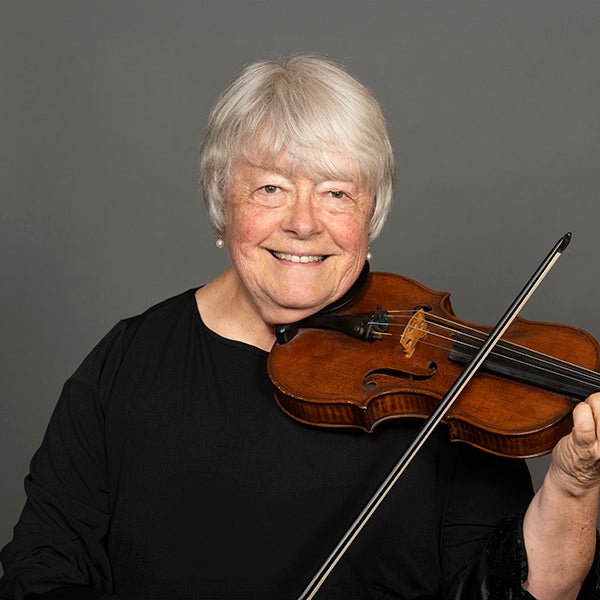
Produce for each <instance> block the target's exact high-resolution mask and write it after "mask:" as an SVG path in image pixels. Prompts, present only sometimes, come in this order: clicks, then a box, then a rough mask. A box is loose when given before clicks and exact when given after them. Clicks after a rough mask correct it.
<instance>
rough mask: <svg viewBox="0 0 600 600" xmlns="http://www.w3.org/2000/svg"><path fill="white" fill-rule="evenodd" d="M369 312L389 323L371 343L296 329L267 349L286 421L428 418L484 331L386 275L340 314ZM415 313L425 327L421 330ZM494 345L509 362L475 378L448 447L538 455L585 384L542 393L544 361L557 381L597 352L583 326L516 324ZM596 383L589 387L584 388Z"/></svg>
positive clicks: (597, 363) (566, 427)
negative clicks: (501, 345)
mask: <svg viewBox="0 0 600 600" xmlns="http://www.w3.org/2000/svg"><path fill="white" fill-rule="evenodd" d="M377 307H381V308H383V311H384V312H385V313H386V314H387V315H389V316H390V318H389V322H388V323H386V324H385V325H384V326H383V329H385V332H384V333H382V334H381V335H376V336H375V337H374V339H368V340H365V339H360V338H357V337H353V336H352V335H348V334H347V333H341V332H340V331H336V330H333V329H316V328H314V329H313V328H304V329H299V330H298V332H297V334H296V335H295V336H294V337H293V338H292V339H290V340H289V341H287V342H285V343H280V342H277V343H276V344H275V346H274V347H273V349H272V350H271V353H270V355H269V360H268V371H269V376H270V378H271V381H272V382H273V384H274V387H275V397H276V401H277V403H278V405H279V406H280V408H281V409H282V410H283V411H284V412H285V413H286V414H288V415H289V416H291V417H292V418H294V419H296V420H298V421H300V422H303V423H307V424H311V425H316V426H323V427H358V428H360V429H363V430H364V431H367V432H371V431H373V429H374V427H375V426H376V425H378V424H379V423H381V422H382V421H385V420H388V419H395V418H402V417H408V418H415V417H416V418H427V417H428V416H429V415H430V414H431V412H432V411H433V410H434V409H435V408H436V406H438V404H439V402H440V400H441V399H442V398H443V397H444V395H445V393H446V391H447V390H448V389H449V388H450V386H451V385H452V384H453V382H454V381H455V380H456V378H457V377H458V376H459V374H460V373H461V372H462V370H463V369H464V360H462V361H459V360H456V357H457V356H458V355H460V354H461V353H460V352H457V346H458V345H461V340H463V341H464V340H467V339H469V337H470V335H471V334H470V333H469V332H471V331H477V332H482V333H483V334H486V333H488V332H489V331H490V330H491V328H490V327H481V326H479V325H475V324H472V323H468V322H467V321H462V320H460V319H458V318H457V317H456V316H455V315H454V312H453V310H452V306H451V303H450V294H449V293H447V292H435V291H432V290H430V289H428V288H427V287H425V286H424V285H422V284H420V283H418V282H416V281H413V280H411V279H408V278H406V277H402V276H400V275H395V274H391V273H372V274H370V275H369V276H368V278H367V279H366V282H365V284H364V285H363V287H362V288H361V290H360V291H359V293H358V294H357V295H356V296H355V298H354V299H353V300H352V301H351V302H350V303H348V304H346V305H344V306H343V308H341V309H340V310H339V311H338V313H339V315H353V314H360V313H373V311H375V309H376V308H377ZM394 311H399V312H398V313H397V314H400V315H402V314H404V313H407V314H408V315H413V316H414V317H415V318H414V319H412V317H410V318H409V317H406V318H404V320H401V321H399V326H396V324H395V321H394V316H393V315H394V314H395V312H394ZM420 315H421V316H420ZM422 315H425V317H426V319H427V321H428V322H429V324H421V323H420V319H421V317H422ZM410 319H412V320H410ZM415 323H416V327H414V328H415V329H417V330H418V332H419V333H417V335H416V336H414V337H413V338H411V339H409V340H408V341H407V340H406V339H405V340H404V341H401V340H400V338H401V334H402V333H404V331H405V330H406V331H407V332H408V330H409V329H410V327H407V325H411V326H413V325H415ZM390 334H391V335H390ZM465 336H466V337H465ZM502 342H506V343H507V344H508V346H507V348H508V349H507V350H506V351H505V352H506V353H507V355H506V356H504V357H499V358H498V359H497V361H496V362H497V365H496V368H493V367H494V365H491V368H490V371H489V372H488V370H487V369H486V370H481V371H479V372H478V373H477V374H476V375H475V377H473V379H472V380H471V381H470V382H469V383H468V385H467V387H466V388H465V389H464V390H463V392H462V393H461V395H460V396H459V398H458V399H457V401H456V402H455V404H454V405H453V406H452V408H451V409H450V410H449V412H448V413H447V414H446V416H445V418H444V420H443V422H444V423H445V424H446V425H447V426H448V428H449V430H450V437H451V439H452V440H460V441H463V442H467V443H469V444H472V445H473V446H476V447H478V448H481V449H483V450H485V451H488V452H492V453H493V454H497V455H500V456H509V457H533V456H539V455H542V454H545V453H547V452H549V451H551V449H552V448H553V447H554V445H555V444H556V442H557V441H558V440H559V439H560V438H561V437H562V436H564V435H566V434H567V433H569V432H570V430H571V427H572V419H571V411H572V409H573V407H574V405H575V403H576V402H577V401H579V400H581V399H582V398H583V397H585V395H586V391H585V390H587V389H588V388H587V387H584V388H583V390H584V391H582V392H581V393H579V397H577V394H576V393H572V392H571V390H570V389H569V388H567V389H566V392H565V390H564V389H562V388H563V386H562V384H561V383H560V382H558V383H556V384H555V383H554V382H552V381H551V382H550V384H548V383H544V382H542V386H540V385H539V381H538V380H540V381H541V380H542V379H543V378H544V371H546V366H545V361H546V358H545V357H546V355H547V357H548V358H549V359H550V360H551V361H552V360H553V359H556V360H558V361H559V363H558V364H559V374H558V379H562V378H563V377H562V375H561V374H563V373H568V372H570V369H571V367H572V366H573V367H575V368H579V369H581V370H583V373H584V375H585V374H586V370H589V371H593V372H597V371H598V370H599V368H600V348H599V346H598V343H597V342H596V340H595V339H594V338H593V337H592V336H591V335H590V334H588V333H587V332H585V331H583V330H581V329H577V328H575V327H570V326H566V325H560V324H555V323H540V322H533V321H528V320H525V319H521V318H517V319H516V320H515V321H514V323H513V324H512V325H511V327H510V328H509V330H508V331H507V333H506V334H505V335H504V337H503V338H502ZM468 345H470V344H466V345H465V347H466V346H468ZM521 349H523V354H522V353H521ZM529 350H531V351H533V352H534V354H533V358H532V359H531V361H533V363H534V365H537V366H535V367H534V369H533V371H534V374H533V375H532V377H531V381H529V378H528V376H524V375H522V374H521V371H522V370H523V369H524V370H525V371H528V370H529V368H525V367H521V363H523V362H528V361H529V352H528V351H529ZM515 357H516V360H514V361H513V359H514V358H515ZM462 358H463V359H465V357H464V356H463V357H462ZM466 360H467V361H468V357H467V358H466ZM560 361H564V363H563V362H560ZM507 365H508V366H507ZM564 365H567V366H564ZM514 373H516V375H514ZM594 374H595V373H594ZM513 375H514V376H513ZM556 377H557V376H555V377H554V379H556ZM569 378H570V377H569ZM594 385H595V384H594V383H590V384H588V386H591V387H590V391H593V389H594ZM598 389H600V388H598Z"/></svg>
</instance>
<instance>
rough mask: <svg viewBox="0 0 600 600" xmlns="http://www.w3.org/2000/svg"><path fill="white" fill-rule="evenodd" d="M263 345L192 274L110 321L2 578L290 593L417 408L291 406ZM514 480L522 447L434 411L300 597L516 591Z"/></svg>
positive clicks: (145, 593) (376, 479)
mask: <svg viewBox="0 0 600 600" xmlns="http://www.w3.org/2000/svg"><path fill="white" fill-rule="evenodd" d="M266 360H267V353H266V352H263V351H261V350H258V349H256V348H254V347H252V346H249V345H246V344H243V343H240V342H235V341H231V340H227V339H224V338H222V337H220V336H218V335H216V334H215V333H213V332H212V331H210V330H208V329H207V328H206V327H205V326H204V324H203V323H202V321H201V318H200V316H199V314H198V311H197V308H196V303H195V298H194V290H190V291H188V292H186V293H184V294H181V295H179V296H177V297H175V298H172V299H170V300H167V301H165V302H163V303H161V304H159V305H157V306H155V307H153V308H152V309H150V310H148V311H147V312H145V313H144V314H143V315H141V316H138V317H134V318H132V319H128V320H125V321H122V322H121V323H119V324H118V325H117V326H116V327H115V328H114V329H113V330H112V331H111V332H110V333H109V334H108V335H107V336H106V337H105V338H104V339H103V340H102V341H101V342H100V344H99V345H98V346H97V347H96V348H95V349H94V350H93V351H92V352H91V354H90V355H89V356H88V357H87V358H86V359H85V360H84V362H83V364H82V365H81V366H80V367H79V369H78V370H77V371H76V372H75V374H74V375H73V376H72V377H71V378H70V379H69V380H68V381H67V383H66V384H65V387H64V390H63V393H62V395H61V398H60V400H59V402H58V405H57V408H56V410H55V412H54V414H53V416H52V419H51V421H50V424H49V427H48V430H47V432H46V435H45V437H44V441H43V443H42V446H41V448H40V450H39V451H38V452H37V453H36V455H35V457H34V459H33V461H32V464H31V473H30V475H29V476H28V477H27V479H26V490H27V495H28V500H27V504H26V506H25V509H24V512H23V515H22V517H21V520H20V521H19V523H18V525H17V527H16V529H15V538H14V540H13V541H12V542H11V543H10V544H9V545H8V546H7V547H6V548H5V549H4V550H3V552H2V561H3V564H4V566H5V576H4V578H3V580H2V586H3V587H0V597H1V598H2V599H4V598H8V599H11V600H12V599H13V598H16V599H20V598H22V597H23V596H24V594H25V593H27V592H36V593H43V592H45V591H46V590H49V589H52V588H57V587H60V586H68V585H81V586H85V587H87V588H93V589H95V590H97V591H98V592H101V593H102V596H100V594H98V596H96V595H95V594H92V592H87V593H86V592H85V591H84V590H77V589H75V588H73V589H72V590H71V591H70V595H67V592H66V591H63V593H59V594H58V596H53V597H59V598H67V597H72V598H84V597H103V598H113V597H114V598H120V599H134V598H135V599H144V600H153V599H156V600H159V599H160V600H170V599H173V600H175V599H178V600H179V599H194V600H197V599H201V598H207V599H208V598H210V599H211V600H216V599H219V598H228V599H232V598H244V599H254V598H255V599H261V600H267V599H269V598H273V599H277V600H281V599H287V598H291V599H293V598H297V597H298V595H299V594H300V593H301V592H302V590H303V589H304V587H305V586H306V585H307V583H308V582H309V581H310V579H311V578H312V576H313V575H314V573H315V571H316V570H317V569H318V567H319V566H320V564H321V563H322V561H323V560H324V559H325V558H326V557H327V556H328V554H329V552H330V551H331V550H332V548H333V547H334V546H335V544H336V543H337V541H338V540H339V538H340V537H341V535H342V534H343V533H344V531H345V530H346V528H347V527H348V526H349V525H350V523H351V522H352V521H353V520H354V518H355V517H356V515H357V514H358V512H359V511H360V510H361V508H362V507H363V506H364V504H365V503H366V502H367V500H368V499H369V497H370V496H371V494H372V492H373V491H374V490H375V488H376V487H377V486H378V485H379V483H380V482H381V481H382V480H383V478H384V477H385V475H386V474H387V472H388V471H389V470H390V468H391V467H392V466H393V464H394V463H395V462H396V461H397V459H398V458H399V456H400V455H401V453H402V452H403V450H404V448H405V447H406V446H407V445H408V444H409V443H410V441H411V440H412V438H413V436H414V434H415V432H416V430H417V428H418V427H419V425H420V423H419V422H414V421H407V420H402V421H400V420H395V421H388V422H386V423H383V424H381V425H379V426H378V427H377V428H376V430H375V432H374V433H373V434H366V433H364V432H362V431H353V430H343V429H322V428H316V427H310V426H305V425H301V424H299V423H297V422H296V421H293V420H292V419H290V418H289V417H287V416H286V415H284V414H283V413H282V412H281V411H280V410H279V408H278V407H277V405H276V404H275V402H274V400H273V392H272V388H271V384H270V381H269V379H268V377H267V373H266ZM531 496H532V489H531V483H530V479H529V475H528V472H527V468H526V466H525V463H524V462H523V461H520V460H509V459H501V458H497V457H493V456H491V455H489V454H486V453H483V452H480V451H478V450H475V449H473V448H471V447H469V446H467V445H465V444H461V443H450V442H449V441H448V435H447V432H446V430H445V429H444V428H443V427H440V428H439V430H437V431H436V432H435V433H434V435H433V436H432V438H431V439H430V440H428V442H427V443H426V445H425V447H424V448H423V449H422V451H421V453H420V454H419V455H418V456H417V458H416V459H415V461H414V462H413V463H412V464H411V465H410V466H409V468H408V469H407V471H406V472H405V474H404V475H403V476H402V478H401V479H400V481H399V482H398V484H397V486H396V487H395V488H394V489H393V490H392V492H391V493H390V495H389V496H388V497H387V498H386V500H385V501H384V503H383V505H382V506H381V507H380V508H379V509H378V511H377V512H376V513H375V516H374V517H373V519H372V520H371V521H370V522H369V524H368V525H367V527H366V528H365V530H364V531H363V532H362V533H361V534H360V535H359V537H358V539H357V540H356V541H355V542H354V544H353V545H352V547H351V548H350V550H349V552H348V553H347V555H346V556H345V557H344V558H343V559H342V561H341V562H340V564H339V565H338V566H337V567H336V569H335V570H334V571H333V573H332V575H331V576H330V578H329V579H328V581H327V583H326V584H325V586H324V587H323V588H322V590H321V592H319V594H318V595H317V598H322V599H326V598H329V599H343V600H350V599H352V598H401V599H405V600H409V599H412V600H416V599H417V598H418V599H420V600H424V599H427V598H452V599H454V598H461V599H462V598H465V599H466V598H482V597H485V598H488V597H489V598H492V597H496V596H493V595H489V596H488V595H487V593H488V592H487V591H486V592H484V591H483V590H488V591H489V590H491V592H490V593H492V592H494V591H496V592H497V593H498V594H500V595H498V596H497V597H498V598H508V597H511V598H525V597H530V596H528V595H527V594H525V593H524V592H522V590H521V588H520V581H521V580H522V578H524V577H525V576H526V563H525V558H524V552H523V548H522V538H521V533H520V520H519V517H518V516H519V515H520V514H521V513H522V512H523V510H524V509H525V507H526V506H527V504H528V502H529V500H530V498H531ZM507 517H509V518H510V517H513V518H512V519H509V520H508V521H506V522H504V523H503V524H501V525H500V527H498V524H499V522H500V521H501V520H502V519H504V518H507ZM490 536H491V538H490ZM490 539H491V542H489V540H490ZM486 543H487V549H486V550H485V551H484V547H486ZM594 577H596V578H595V579H594V580H593V581H591V580H590V581H591V583H589V584H588V586H589V589H590V590H592V587H593V586H595V585H597V584H598V578H597V576H596V575H594ZM597 589H598V590H600V586H598V588H597ZM469 590H470V591H469ZM475 590H478V591H475ZM509 590H510V591H509ZM3 594H4V595H3ZM88 594H89V595H88ZM461 594H462V595H461ZM509 594H513V595H509ZM591 594H594V592H593V590H592V591H591ZM581 597H584V596H583V595H582V596H581ZM589 597H590V598H592V597H597V596H595V595H590V596H589Z"/></svg>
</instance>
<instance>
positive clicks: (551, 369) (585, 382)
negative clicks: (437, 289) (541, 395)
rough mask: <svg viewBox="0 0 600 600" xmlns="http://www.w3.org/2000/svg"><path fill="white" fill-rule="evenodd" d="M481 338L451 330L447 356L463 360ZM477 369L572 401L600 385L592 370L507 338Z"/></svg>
mask: <svg viewBox="0 0 600 600" xmlns="http://www.w3.org/2000/svg"><path fill="white" fill-rule="evenodd" d="M484 339H485V338H482V339H480V340H475V341H474V340H473V335H472V334H455V343H454V345H453V347H452V349H451V351H450V354H449V356H448V358H449V359H450V360H451V361H454V362H457V363H461V364H467V363H468V362H469V361H470V360H471V359H472V358H473V356H474V355H475V353H476V352H477V350H478V348H479V347H480V346H481V344H483V341H484ZM481 370H482V371H486V372H487V373H493V374H496V375H500V376H502V377H508V378H510V379H514V380H516V381H520V382H522V383H528V384H531V385H534V386H537V387H540V388H543V389H546V390H549V391H552V392H557V393H560V394H564V395H566V396H570V397H571V398H572V399H573V401H574V402H577V401H580V400H583V399H585V398H587V397H588V396H589V395H590V394H591V393H593V392H596V391H598V389H600V374H598V373H596V372H595V371H590V370H588V369H583V368H582V367H578V366H577V365H573V364H571V363H568V362H566V361H562V360H559V359H556V358H553V357H551V356H548V355H546V354H542V353H540V352H535V351H534V350H529V349H527V348H523V347H522V346H518V345H517V344H511V343H510V342H500V343H498V344H497V345H496V347H495V348H494V350H493V352H492V353H491V354H490V355H489V356H488V358H486V360H485V361H484V363H483V365H482V366H481Z"/></svg>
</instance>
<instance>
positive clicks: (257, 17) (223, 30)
mask: <svg viewBox="0 0 600 600" xmlns="http://www.w3.org/2000/svg"><path fill="white" fill-rule="evenodd" d="M0 9H1V12H0V107H1V111H0V115H1V116H0V190H1V195H0V203H1V204H0V227H1V229H0V245H1V247H0V265H1V275H2V277H1V281H2V293H1V294H0V303H1V312H0V315H1V318H0V323H1V325H0V327H1V331H0V336H1V337H0V339H1V345H0V348H1V350H0V352H1V356H0V369H1V370H2V372H1V375H0V377H1V384H2V387H1V390H2V391H1V394H2V396H1V404H0V410H1V413H0V424H1V433H0V474H1V476H0V482H1V483H0V485H1V486H2V487H1V490H0V545H3V544H4V542H6V541H7V540H8V539H9V536H10V531H11V527H12V525H13V523H14V522H15V521H16V519H17V518H18V514H19V511H20V508H21V505H22V503H23V501H24V495H23V491H22V479H23V477H24V475H25V473H26V470H27V465H28V461H29V458H30V456H31V455H32V453H33V452H34V450H35V448H36V447H37V445H38V444H39V441H40V438H41V436H42V434H43V431H44V428H45V425H46V423H47V420H48V418H49V415H50V412H51V410H52V408H53V406H54V404H55V402H56V399H57V397H58V394H59V392H60V388H61V386H62V382H63V381H64V380H65V378H66V377H68V375H69V374H70V373H71V372H72V371H73V370H74V369H75V367H76V366H77V365H78V363H79V362H80V361H81V359H82V358H83V356H84V355H85V354H86V353H87V352H88V351H89V349H90V348H91V347H92V346H93V345H94V344H95V343H96V342H97V341H98V339H99V338H100V337H101V336H102V335H103V334H104V333H105V332H106V331H107V330H108V329H109V328H110V327H111V326H112V325H113V324H114V323H115V322H116V321H117V320H118V319H120V318H122V317H124V316H128V315H131V314H134V313H137V312H139V311H141V310H143V309H144V308H146V307H147V306H149V305H151V304H153V303H155V302H157V301H159V300H162V299H163V298H165V297H168V296H171V295H173V294H175V293H177V292H179V291H182V290H183V289H186V288H189V287H192V286H197V285H199V284H201V283H203V282H206V281H208V280H210V279H211V278H212V277H214V276H215V275H216V274H217V273H219V272H220V271H221V270H222V269H223V268H224V267H225V266H226V264H227V259H226V254H225V252H224V251H218V250H217V249H216V248H215V246H214V236H213V234H212V232H211V229H210V226H209V225H208V223H207V220H206V218H205V215H204V210H203V206H202V202H201V198H200V195H199V193H198V190H197V183H196V179H197V175H196V163H197V156H198V149H199V145H200V140H201V138H202V134H203V130H204V127H205V122H206V117H207V113H208V111H209V108H210V106H211V104H212V103H213V102H214V100H215V98H216V95H217V94H218V92H219V91H220V90H221V89H222V88H223V86H224V85H225V84H226V82H227V81H228V80H229V79H230V77H231V76H232V75H233V74H234V73H235V72H237V71H238V70H239V69H240V68H241V67H242V65H243V64H245V63H247V62H250V61H252V60H254V59H255V58H258V57H267V58H271V57H274V56H278V55H282V54H287V53H290V52H295V51H300V50H306V51H316V52H321V53H325V54H327V55H329V56H330V57H331V58H333V59H335V60H337V61H341V62H343V63H344V64H345V65H347V67H348V68H349V70H350V71H351V72H353V73H354V74H356V75H357V76H358V77H359V78H360V79H361V80H362V81H364V82H365V83H366V84H368V85H369V86H370V87H371V88H372V89H373V90H374V92H375V94H376V95H377V97H378V98H379V99H380V101H381V103H382V104H383V107H384V110H385V113H386V116H387V118H388V120H389V124H390V131H391V135H392V141H393V144H394V147H395V151H396V155H397V159H398V186H397V193H396V204H395V208H394V210H393V212H392V215H391V217H390V220H389V221H388V224H387V226H386V228H385V230H384V233H383V235H382V236H381V238H380V239H379V240H378V241H377V242H376V243H375V244H374V245H373V253H374V260H373V268H374V269H376V270H388V271H393V272H399V273H403V274H405V275H408V276H410V277H413V278H415V279H418V280H420V281H422V282H423V283H425V284H426V285H428V286H429V287H431V288H433V289H437V290H448V291H451V292H452V297H453V303H454V308H455V311H456V313H457V314H458V315H459V316H460V317H462V318H463V319H467V320H471V321H474V322H477V323H484V324H492V323H493V322H494V321H495V320H496V319H497V318H498V317H499V316H500V314H501V313H502V312H503V311H504V308H505V307H506V306H507V305H508V304H509V303H510V301H511V300H512V297H513V296H514V294H515V293H516V292H517V291H518V290H519V289H520V287H521V286H522V284H523V283H524V281H525V280H526V279H527V278H528V277H529V274H530V273H531V272H532V270H533V269H534V267H535V266H536V265H537V264H538V262H539V261H540V260H541V258H542V257H543V256H544V255H545V254H546V252H547V251H548V250H549V248H550V247H551V246H552V244H553V243H554V242H555V240H556V239H557V238H558V237H559V236H560V235H562V234H563V233H564V232H565V231H569V230H570V231H572V232H573V234H574V239H573V242H572V244H571V247H570V249H569V251H568V253H565V255H564V256H563V257H562V258H561V260H560V261H559V263H558V264H557V266H556V267H555V268H554V270H553V272H552V273H551V274H550V276H549V277H548V279H547V280H546V282H544V284H543V286H542V287H541V288H540V290H538V292H537V293H536V295H535V297H534V298H533V299H532V300H531V302H530V304H529V305H528V306H527V308H526V310H525V312H524V316H527V317H529V318H534V319H538V320H547V321H559V322H565V323H569V324H571V325H577V326H579V327H582V328H584V329H587V330H588V331H590V332H591V333H592V334H594V335H595V336H596V337H600V314H599V312H598V310H597V303H598V301H599V300H600V282H599V280H598V277H597V267H596V263H597V257H598V249H599V242H598V239H597V237H598V233H597V229H598V217H599V216H600V206H599V204H598V203H599V195H598V172H599V167H600V139H599V138H600V135H599V132H600V128H599V124H600V123H599V121H600V118H599V112H598V107H599V106H600V85H599V78H598V70H599V65H600V3H598V2H597V1H596V0H594V1H590V2H583V1H579V0H571V1H568V2H566V1H565V2H558V1H548V0H536V1H526V0H525V1H524V0H520V1H508V2H506V1H500V0H498V1H496V2H483V1H478V2H475V1H473V2H464V1H458V2H450V1H438V2H431V1H426V0H425V1H424V0H414V1H412V2H409V1H404V0H396V1H387V2H386V1H378V2H368V1H366V0H361V1H356V0H335V1H330V2H327V1H325V2H324V1H323V0H321V1H318V2H317V1H314V0H304V1H303V2H296V1H294V2H291V1H289V0H279V1H277V2H275V1H273V2H241V1H238V2H227V1H224V0H220V1H218V2H215V1H211V0H204V1H198V2H191V1H186V2H166V1H165V2H149V1H137V2H132V1H127V0H119V1H118V2H115V1H106V0H105V1H103V2H88V1H85V0H74V1H72V2H66V1H60V0H59V1H56V0H55V1H54V2H41V1H40V2H28V1H20V2H18V1H15V2H3V3H2V4H1V5H0ZM546 464H547V459H546V458H543V459H536V461H532V463H531V465H532V469H533V472H534V476H535V481H536V482H537V483H539V481H540V477H541V473H542V472H543V469H544V468H545V466H546Z"/></svg>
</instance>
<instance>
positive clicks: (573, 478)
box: [548, 392, 600, 496]
mask: <svg viewBox="0 0 600 600" xmlns="http://www.w3.org/2000/svg"><path fill="white" fill-rule="evenodd" d="M548 474H549V475H550V476H551V477H553V478H554V479H555V481H556V483H558V485H559V487H560V488H562V489H563V491H565V492H566V493H567V494H569V495H572V496H581V495H585V494H587V493H591V492H592V493H598V489H599V488H600V392H599V393H595V394H592V395H591V396H590V397H589V398H587V399H586V400H585V402H580V403H579V404H578V405H577V406H576V407H575V410H574V411H573V429H572V431H571V433H570V434H569V435H566V436H565V437H563V438H562V439H561V440H560V441H559V442H558V444H557V445H556V446H555V448H554V450H553V452H552V463H551V464H550V469H549V472H548Z"/></svg>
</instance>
